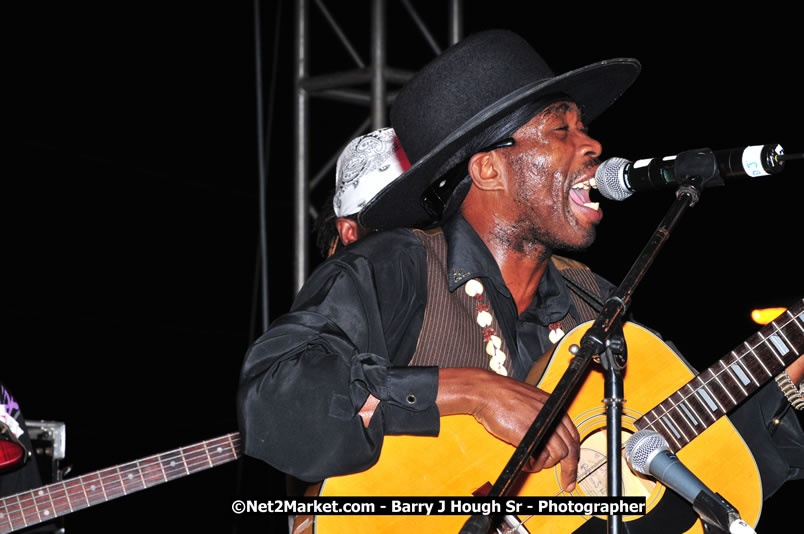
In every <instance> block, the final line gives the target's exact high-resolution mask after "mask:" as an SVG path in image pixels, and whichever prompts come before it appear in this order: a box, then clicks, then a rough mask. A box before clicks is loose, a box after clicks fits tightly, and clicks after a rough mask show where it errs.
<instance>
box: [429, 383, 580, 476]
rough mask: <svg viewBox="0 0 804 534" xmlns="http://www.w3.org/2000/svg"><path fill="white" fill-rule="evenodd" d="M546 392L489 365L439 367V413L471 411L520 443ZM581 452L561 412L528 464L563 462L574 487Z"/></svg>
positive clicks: (539, 465)
mask: <svg viewBox="0 0 804 534" xmlns="http://www.w3.org/2000/svg"><path fill="white" fill-rule="evenodd" d="M547 397H548V394H547V393H545V392H544V391H542V390H541V389H539V388H536V387H533V386H530V385H528V384H525V383H524V382H519V381H517V380H513V379H511V378H507V377H504V376H500V375H497V374H495V373H492V372H491V371H485V370H483V369H474V368H452V369H440V370H439V386H438V397H437V399H436V404H438V409H439V412H440V413H441V415H442V416H443V415H456V414H469V415H472V416H474V418H475V419H477V421H478V422H479V423H480V424H482V425H483V426H484V427H485V428H486V430H488V431H489V433H491V434H493V435H494V436H496V437H497V438H499V439H501V440H503V441H506V442H508V443H510V444H512V445H518V444H519V442H520V441H521V440H522V437H523V436H524V435H525V433H526V432H527V431H528V429H529V428H530V426H531V424H532V423H533V420H534V419H535V418H536V416H537V415H538V413H539V411H540V410H541V409H542V407H543V406H544V403H545V401H546V400H547ZM579 456H580V435H579V434H578V429H577V428H575V425H574V424H573V423H572V421H571V420H570V419H569V417H568V416H567V415H564V416H563V417H562V418H561V420H560V421H559V422H558V424H557V426H556V430H555V431H554V432H553V434H552V435H551V436H550V438H549V439H548V441H547V443H546V445H545V447H544V449H543V450H542V451H541V453H540V454H539V455H538V457H536V458H535V459H534V458H531V460H530V461H529V463H528V465H527V466H526V469H527V470H528V471H539V470H541V469H544V468H550V467H553V466H555V465H556V464H557V463H561V485H562V487H563V488H564V490H565V491H572V490H573V489H574V488H575V479H576V477H577V474H578V459H579Z"/></svg>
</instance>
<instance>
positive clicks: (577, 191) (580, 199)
mask: <svg viewBox="0 0 804 534" xmlns="http://www.w3.org/2000/svg"><path fill="white" fill-rule="evenodd" d="M592 189H597V182H595V178H594V176H593V177H591V178H589V179H588V180H584V181H583V182H578V183H577V184H575V185H573V186H572V189H570V194H569V196H570V199H571V200H572V201H573V202H574V203H575V204H578V205H579V206H583V207H584V208H588V209H590V210H594V211H600V203H599V202H592V199H591V197H590V196H589V194H590V191H591V190H592Z"/></svg>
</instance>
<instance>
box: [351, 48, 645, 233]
mask: <svg viewBox="0 0 804 534" xmlns="http://www.w3.org/2000/svg"><path fill="white" fill-rule="evenodd" d="M640 68H641V67H640V64H639V62H638V61H637V60H635V59H630V58H618V59H611V60H607V61H601V62H599V63H594V64H592V65H587V66H585V67H582V68H580V69H576V70H573V71H570V72H567V73H564V74H561V75H559V76H556V77H554V78H548V79H547V80H538V81H536V82H533V83H532V84H529V85H525V86H523V87H521V88H520V89H518V90H517V91H515V92H513V93H511V94H510V95H508V96H506V97H505V98H502V99H500V100H498V101H497V102H495V103H494V104H492V105H490V106H488V107H487V108H486V109H484V110H483V111H481V112H480V113H478V114H476V115H475V116H474V117H472V118H471V119H469V120H468V121H467V122H466V123H464V124H463V126H461V128H459V129H458V130H456V131H455V132H453V134H452V135H450V136H449V137H447V138H446V139H445V140H444V141H442V142H441V143H440V144H439V145H438V146H436V147H435V148H434V149H433V150H431V151H430V152H429V153H427V154H425V155H424V156H423V157H421V158H420V159H419V160H418V161H417V162H416V163H415V164H413V165H412V166H411V167H410V168H409V169H408V170H407V171H405V172H404V173H402V174H401V175H399V177H397V178H396V179H395V180H394V181H393V182H391V183H390V184H388V185H387V186H386V187H385V188H384V189H383V190H382V191H380V192H379V193H378V194H377V195H376V196H375V197H374V198H373V199H372V200H371V201H370V202H368V203H367V204H366V205H365V206H364V207H363V209H362V210H361V211H360V213H359V215H358V222H359V223H360V224H361V225H362V226H364V227H366V228H371V229H376V230H385V229H389V228H398V227H411V228H417V227H426V226H429V225H432V223H433V220H432V218H431V217H430V215H429V214H428V213H427V211H425V209H424V208H423V207H422V205H421V199H420V196H421V194H422V192H423V191H424V190H425V188H427V186H429V185H430V184H431V183H433V182H434V181H435V180H436V178H437V176H436V173H437V172H438V171H439V170H440V169H441V167H442V166H443V165H444V163H446V161H447V160H448V159H449V158H451V157H452V156H453V155H454V154H455V153H456V152H457V151H458V150H460V149H461V148H462V147H463V146H464V145H465V144H466V143H467V142H468V140H470V139H472V138H474V136H476V135H477V134H478V133H480V132H481V131H482V130H483V129H484V128H485V127H487V126H489V125H490V124H491V123H492V122H493V121H496V120H499V119H500V118H502V117H503V116H504V115H505V114H506V113H509V112H511V111H513V110H514V109H516V108H517V107H519V106H520V105H522V104H525V103H527V102H528V101H530V100H534V99H537V98H542V97H545V96H548V95H550V94H554V93H564V94H567V95H569V97H570V98H571V99H572V100H573V101H574V102H575V103H576V104H578V106H579V107H580V108H581V110H582V111H583V115H584V119H585V120H587V121H591V120H592V119H594V118H595V117H597V116H598V115H600V114H601V113H602V112H603V111H605V110H606V109H607V108H608V107H609V106H611V105H612V104H613V103H614V101H615V100H617V98H619V97H620V95H622V94H623V93H624V92H625V90H626V89H628V87H629V86H630V85H631V84H632V83H633V82H634V80H635V79H636V77H637V75H638V74H639V71H640ZM403 148H404V147H403Z"/></svg>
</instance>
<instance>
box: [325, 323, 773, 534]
mask: <svg viewBox="0 0 804 534" xmlns="http://www.w3.org/2000/svg"><path fill="white" fill-rule="evenodd" d="M590 325H591V323H586V324H583V325H580V326H578V327H577V328H575V329H574V330H573V331H572V332H570V333H568V334H567V335H566V336H565V337H564V338H563V339H562V340H561V342H560V343H559V344H558V345H557V346H556V348H555V350H554V354H553V355H552V359H551V361H550V364H549V366H548V367H547V369H546V370H545V372H544V376H543V377H542V378H541V380H540V382H539V384H538V385H539V387H541V388H542V389H544V390H546V391H551V390H552V389H553V388H554V387H555V385H556V384H557V383H558V381H559V379H560V378H561V376H562V375H563V373H564V370H565V369H566V368H567V366H568V362H569V360H570V359H571V358H572V355H571V354H570V353H569V350H568V349H569V347H570V345H572V344H578V343H579V341H580V338H581V336H582V335H583V333H584V332H585V331H586V329H587V328H588V327H589V326H590ZM624 332H625V337H626V341H627V345H628V353H629V358H628V366H627V370H626V372H625V375H624V377H623V384H624V392H625V398H626V403H625V407H624V414H623V430H624V432H625V433H626V434H630V433H633V432H635V431H636V428H635V427H634V425H633V423H634V421H636V420H637V419H638V418H639V417H641V416H642V415H643V414H644V413H646V412H648V411H649V410H651V409H652V408H653V407H654V406H656V405H657V404H658V403H660V402H662V401H663V400H664V399H665V398H667V397H668V396H670V395H671V394H673V392H674V391H676V389H677V388H678V387H679V386H680V385H681V384H684V383H685V382H687V381H689V380H690V379H692V378H693V377H694V376H695V375H694V373H693V372H692V371H691V370H690V369H689V368H688V367H687V366H686V364H685V363H684V362H683V361H682V360H681V359H680V358H679V357H678V356H677V355H676V354H675V353H674V352H673V351H672V349H670V347H668V346H667V345H666V344H665V343H664V342H662V341H661V340H660V339H659V338H657V337H656V336H655V335H654V334H652V333H651V332H649V331H647V330H645V329H644V328H642V327H640V326H638V325H635V324H632V323H628V324H626V325H625V327H624ZM587 372H588V376H587V377H586V380H585V381H584V382H583V383H582V386H581V389H580V391H579V392H578V393H577V396H576V397H575V400H574V401H573V403H572V404H571V405H570V407H569V409H568V413H569V415H570V417H571V418H572V420H573V421H574V422H575V425H576V426H577V427H578V430H579V432H580V434H581V448H582V453H581V462H580V465H579V477H578V480H579V482H578V484H577V488H576V490H575V491H573V493H572V494H573V495H576V496H602V495H605V491H606V464H605V450H606V437H605V425H606V417H605V412H604V407H603V404H602V401H601V399H602V398H603V386H604V381H603V379H604V377H603V374H602V373H601V372H599V371H598V370H597V368H596V367H595V366H594V365H592V366H590V369H589V370H588V371H587ZM626 434H624V435H623V442H625V440H626V439H627V437H628V436H627V435H626ZM513 451H514V447H513V446H511V445H509V444H507V443H505V442H502V441H500V440H498V439H497V438H495V437H493V436H492V435H490V434H488V433H487V432H486V430H485V429H484V428H483V427H482V426H481V425H480V424H479V423H477V422H476V421H475V420H474V418H473V417H471V416H449V417H442V418H441V431H440V433H439V436H438V437H434V438H426V437H412V436H387V437H386V438H385V442H384V445H383V448H382V453H381V455H380V459H379V461H378V462H377V464H375V465H374V466H373V467H372V468H371V469H369V470H367V471H364V472H361V473H357V474H353V475H348V476H341V477H333V478H330V479H328V480H326V481H325V482H324V483H323V486H322V489H321V495H322V496H389V495H392V496H469V495H472V492H473V491H475V490H476V489H478V488H479V487H480V486H482V485H483V484H485V483H486V482H490V483H492V484H493V483H494V481H495V480H496V479H497V477H498V476H499V474H500V472H501V471H502V470H503V468H504V466H505V464H506V463H507V462H508V460H509V459H510V457H511V455H512V454H513ZM678 457H679V458H680V459H681V461H682V462H683V463H684V464H685V465H686V466H687V467H689V469H690V470H691V471H692V472H693V473H695V474H696V475H697V476H698V477H699V478H700V479H701V480H702V481H703V482H704V483H705V484H706V485H707V486H708V487H710V488H712V489H713V490H714V491H716V492H718V493H720V494H721V495H723V497H725V498H726V500H728V501H729V502H730V503H732V504H733V505H734V506H735V507H736V508H737V509H738V510H739V511H740V514H741V516H742V518H743V519H744V520H745V521H746V522H748V523H749V524H752V525H756V523H757V521H758V520H759V514H760V511H761V506H762V487H761V483H760V479H759V473H758V471H757V467H756V463H755V462H754V458H753V456H752V455H751V453H750V451H749V450H748V447H747V446H746V445H745V442H744V441H743V440H742V438H741V437H740V435H739V434H738V433H737V431H736V430H735V429H734V427H733V426H732V424H731V423H730V422H729V420H728V419H727V418H725V417H724V418H721V419H719V420H718V421H716V422H715V423H714V424H712V425H711V426H710V427H709V428H708V429H707V430H706V431H705V432H703V433H702V434H701V435H700V436H698V437H697V438H695V439H694V440H693V441H692V442H691V443H689V444H688V445H687V446H686V447H684V448H683V449H682V450H681V451H679V452H678ZM622 463H623V466H624V467H623V471H624V473H623V484H624V494H625V495H635V496H645V497H646V499H647V503H648V507H647V509H648V514H647V515H646V516H644V517H642V516H634V517H626V518H624V519H625V520H626V521H635V522H632V523H629V530H631V531H632V532H633V531H638V532H645V533H650V534H655V533H657V532H663V531H664V532H666V531H668V528H667V527H668V523H667V521H668V518H674V517H675V518H679V517H684V516H685V515H686V516H687V518H688V522H687V523H686V524H685V525H684V526H683V528H678V529H673V530H672V531H674V532H683V531H688V532H696V533H701V532H703V529H702V527H701V526H700V522H699V521H697V520H695V518H694V517H692V519H689V515H690V513H691V507H689V506H687V505H686V504H683V505H682V506H683V507H684V510H680V509H678V508H677V507H676V509H675V510H672V509H670V510H668V509H667V507H668V506H667V503H670V502H672V503H673V506H675V504H678V503H679V502H680V501H679V498H678V497H677V496H675V495H673V494H671V492H669V491H665V488H664V487H663V486H662V485H661V484H658V483H656V482H655V481H653V479H650V478H648V477H644V476H642V475H639V474H636V473H634V472H632V471H631V470H630V469H629V468H628V467H627V465H626V463H625V460H623V462H622ZM558 469H559V467H558V466H556V467H555V468H553V469H549V470H543V471H541V472H539V473H526V474H523V475H522V476H521V477H520V486H519V490H518V492H517V495H523V496H527V495H531V496H559V495H566V493H564V492H563V491H562V490H561V487H560V485H559V479H560V478H559V471H558ZM467 519H468V516H449V515H443V516H413V515H391V516H339V515H322V516H317V517H316V518H315V520H314V530H315V532H317V533H319V534H339V533H343V534H351V533H353V532H374V533H397V532H399V533H402V532H404V533H407V532H417V533H444V532H458V531H460V529H461V527H462V526H463V524H464V523H465V521H466V520H467ZM520 519H523V520H524V519H526V518H525V517H521V518H520ZM589 519H590V518H589V517H583V516H569V515H547V516H535V517H533V518H531V519H530V520H528V521H527V522H526V523H525V527H526V528H528V529H529V531H530V532H562V533H563V532H572V531H574V530H576V529H578V528H580V527H582V526H586V527H587V528H588V527H590V526H591V524H586V523H587V522H588V521H589ZM602 519H603V521H597V520H596V521H595V522H597V523H599V526H600V528H599V529H598V530H599V531H600V532H605V518H602ZM693 521H694V524H692V522H693ZM634 527H638V528H634Z"/></svg>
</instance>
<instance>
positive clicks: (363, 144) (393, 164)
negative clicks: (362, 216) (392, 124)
mask: <svg viewBox="0 0 804 534" xmlns="http://www.w3.org/2000/svg"><path fill="white" fill-rule="evenodd" d="M408 167H410V163H409V162H408V158H407V156H406V155H405V152H404V151H403V150H402V147H401V146H400V144H399V140H398V139H397V138H396V132H395V131H394V129H393V128H380V129H379V130H375V131H373V132H369V133H367V134H365V135H361V136H360V137H358V138H356V139H353V140H352V141H350V142H349V144H348V145H346V148H345V149H343V152H341V155H340V156H339V157H338V163H337V165H336V168H335V198H334V199H333V207H334V208H335V215H337V216H338V217H345V216H347V215H354V214H355V213H358V212H359V211H360V210H361V209H363V206H364V205H365V204H366V202H368V201H369V200H371V199H372V198H374V195H376V194H377V193H379V192H380V190H382V189H383V188H384V187H385V186H386V185H388V184H389V183H391V182H392V181H394V179H396V178H397V177H398V176H399V175H400V174H402V172H404V171H405V170H407V168H408Z"/></svg>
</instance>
